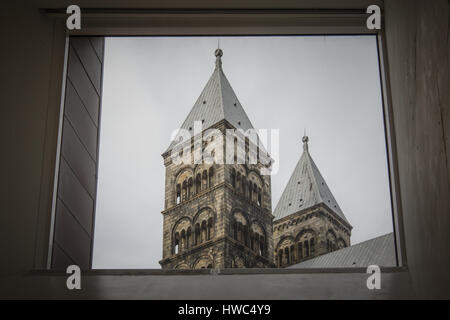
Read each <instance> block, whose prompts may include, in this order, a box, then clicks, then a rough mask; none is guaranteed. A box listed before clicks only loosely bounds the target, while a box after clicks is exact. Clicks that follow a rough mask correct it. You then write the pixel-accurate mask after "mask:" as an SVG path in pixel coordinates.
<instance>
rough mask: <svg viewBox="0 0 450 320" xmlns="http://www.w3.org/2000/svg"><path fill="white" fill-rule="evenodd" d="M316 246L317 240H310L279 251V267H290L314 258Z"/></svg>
mask: <svg viewBox="0 0 450 320" xmlns="http://www.w3.org/2000/svg"><path fill="white" fill-rule="evenodd" d="M315 250H316V245H315V239H314V238H310V239H309V240H308V239H305V240H304V241H299V242H297V243H295V244H292V245H291V246H287V247H284V248H281V249H279V250H278V253H277V265H278V267H282V266H288V265H290V264H293V263H296V262H300V261H301V260H303V259H305V258H308V257H313V256H314V255H315Z"/></svg>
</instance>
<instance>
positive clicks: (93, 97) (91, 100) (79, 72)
mask: <svg viewBox="0 0 450 320" xmlns="http://www.w3.org/2000/svg"><path fill="white" fill-rule="evenodd" d="M67 75H68V77H69V79H70V81H71V82H72V84H73V87H74V88H75V90H76V92H77V93H78V95H79V96H80V98H81V101H83V104H84V106H85V107H86V109H87V111H88V112H89V114H90V116H91V117H92V120H94V123H95V124H96V125H97V126H98V112H99V102H100V98H99V96H98V95H97V92H96V91H95V89H94V86H93V85H92V82H91V80H90V79H89V77H88V75H87V74H86V71H85V70H84V67H83V65H82V64H81V62H80V60H79V59H78V57H77V55H76V53H75V51H74V49H73V48H72V47H70V48H69V65H68V68H67Z"/></svg>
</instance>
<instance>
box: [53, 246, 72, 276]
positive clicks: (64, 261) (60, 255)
mask: <svg viewBox="0 0 450 320" xmlns="http://www.w3.org/2000/svg"><path fill="white" fill-rule="evenodd" d="M74 263H75V262H74V261H73V260H72V258H70V257H69V256H68V255H67V254H66V253H65V252H64V251H63V249H61V247H60V246H59V244H58V243H57V242H55V243H54V246H53V269H56V270H65V269H66V268H67V266H70V265H71V264H74Z"/></svg>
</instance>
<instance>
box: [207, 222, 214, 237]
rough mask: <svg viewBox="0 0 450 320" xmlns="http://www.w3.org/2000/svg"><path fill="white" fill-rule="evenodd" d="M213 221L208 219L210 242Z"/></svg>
mask: <svg viewBox="0 0 450 320" xmlns="http://www.w3.org/2000/svg"><path fill="white" fill-rule="evenodd" d="M213 230H214V229H213V219H212V218H209V219H208V240H211V238H212V232H213Z"/></svg>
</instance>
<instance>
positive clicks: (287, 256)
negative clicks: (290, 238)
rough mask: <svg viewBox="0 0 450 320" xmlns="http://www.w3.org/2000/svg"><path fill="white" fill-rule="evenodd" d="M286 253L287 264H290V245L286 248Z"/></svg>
mask: <svg viewBox="0 0 450 320" xmlns="http://www.w3.org/2000/svg"><path fill="white" fill-rule="evenodd" d="M284 255H285V264H286V265H288V264H289V263H290V257H289V247H286V248H284Z"/></svg>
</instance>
